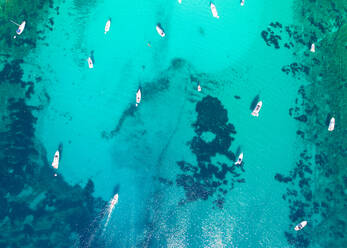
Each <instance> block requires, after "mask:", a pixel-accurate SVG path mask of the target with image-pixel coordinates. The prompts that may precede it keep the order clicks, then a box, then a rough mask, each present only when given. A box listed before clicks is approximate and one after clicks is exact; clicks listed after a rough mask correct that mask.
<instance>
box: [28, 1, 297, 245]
mask: <svg viewBox="0 0 347 248" xmlns="http://www.w3.org/2000/svg"><path fill="white" fill-rule="evenodd" d="M215 4H216V6H217V10H218V12H219V15H220V18H219V19H215V18H213V17H212V14H211V12H210V8H209V1H185V0H182V4H181V5H180V4H178V2H177V1H174V0H172V1H151V2H144V1H123V2H117V3H115V2H114V1H110V0H105V1H100V2H97V1H93V2H92V3H90V4H87V5H82V4H81V3H79V2H78V1H74V2H71V3H70V2H66V3H64V4H61V5H60V15H59V16H57V15H56V14H55V13H54V12H53V13H52V14H51V15H52V16H54V29H53V31H52V32H51V33H49V34H48V35H47V37H46V39H45V40H44V41H42V44H39V45H38V48H37V49H36V50H35V51H33V52H32V53H31V54H30V55H29V56H28V58H26V59H25V60H26V61H30V65H27V66H25V68H24V69H25V73H26V76H27V77H32V76H33V75H35V74H37V75H41V76H42V77H43V81H42V83H41V84H40V85H37V86H36V87H39V88H40V87H42V88H43V89H44V90H43V91H47V93H48V94H49V96H50V102H49V104H48V105H47V106H46V107H45V109H44V110H43V111H41V112H40V116H39V120H38V124H37V136H38V138H39V139H40V140H41V141H42V143H43V145H44V147H45V149H46V150H47V159H48V160H49V161H50V160H51V159H52V157H53V154H54V152H55V150H56V149H57V147H58V145H59V143H63V146H64V149H63V153H62V158H61V162H60V167H59V174H61V175H62V176H63V177H64V178H65V179H66V180H67V181H68V182H70V183H71V184H75V183H79V184H81V185H85V184H86V182H87V180H88V179H89V178H92V179H93V181H94V183H95V195H96V196H101V197H102V198H104V199H105V200H107V201H108V200H109V199H111V198H112V196H113V191H114V187H115V186H116V185H119V192H118V193H119V203H118V205H117V206H116V208H115V210H114V212H113V215H112V219H111V221H110V224H109V225H108V227H107V229H106V230H105V231H104V232H103V233H102V234H100V232H101V230H99V231H100V232H99V231H98V230H96V231H95V232H96V233H97V234H98V235H101V236H102V237H103V238H105V239H106V240H107V242H108V244H109V247H135V246H136V245H137V246H139V247H166V246H167V247H287V246H288V245H287V241H286V239H285V237H284V235H283V231H285V230H287V229H288V228H289V227H291V225H293V223H288V218H287V216H288V207H287V204H286V202H284V201H283V200H282V198H281V195H282V194H283V191H284V187H282V186H283V185H279V183H278V182H276V181H275V180H274V174H275V173H276V172H283V173H285V172H287V171H289V170H290V169H291V168H292V167H293V163H294V161H295V159H296V156H298V155H297V153H296V149H297V147H298V146H299V145H300V144H298V141H297V140H296V134H295V132H296V129H297V128H296V123H295V122H294V120H293V119H291V118H290V116H289V115H288V109H289V108H290V107H291V105H292V104H293V102H294V100H295V97H296V93H297V89H298V86H299V85H300V84H302V82H298V81H297V80H295V79H293V78H291V77H288V76H286V75H285V74H284V73H283V72H281V66H282V65H284V64H289V63H291V62H292V58H291V54H290V53H289V52H287V50H274V49H272V48H270V47H267V46H266V45H265V44H264V42H263V40H262V39H261V36H260V32H261V31H262V30H263V29H265V27H267V25H268V24H269V23H270V22H271V21H273V20H277V21H279V22H281V23H283V24H291V23H292V19H291V4H290V3H289V1H286V3H274V2H273V1H268V0H266V1H263V2H255V1H246V3H245V6H244V7H240V5H239V2H238V1H233V2H232V1H217V0H216V1H215ZM109 17H111V18H112V23H111V29H110V32H109V33H108V34H107V35H105V34H104V33H103V31H104V25H105V23H106V21H107V19H108V18H109ZM158 22H160V23H161V25H162V26H163V28H164V30H165V32H166V34H167V35H166V37H165V38H161V37H160V36H159V35H158V34H157V33H156V30H155V26H156V24H157V23H158ZM148 42H150V44H151V47H149V46H147V43H148ZM92 50H93V51H94V57H95V64H94V65H95V67H94V69H92V70H90V69H89V68H88V64H87V61H86V59H87V58H88V57H89V55H90V53H91V51H92ZM175 58H180V59H182V60H183V61H184V62H183V66H182V67H180V68H178V69H175V68H173V67H172V66H171V61H172V60H173V59H175ZM191 75H195V76H196V77H197V78H198V80H199V82H200V84H201V87H202V91H201V92H200V93H199V92H197V90H196V83H194V82H191V80H190V76H191ZM161 79H169V81H170V83H169V85H167V86H165V87H164V88H163V89H161V86H162V84H163V80H161ZM139 86H141V87H142V89H143V90H142V96H143V99H142V102H141V104H140V106H139V107H138V109H137V110H136V112H135V113H134V115H126V116H125V118H124V121H123V122H122V125H121V126H120V129H119V131H118V132H116V133H114V132H113V133H112V130H114V129H115V128H116V126H117V124H118V123H119V121H120V119H121V118H122V114H123V113H124V111H125V110H126V109H127V108H128V106H129V104H133V105H134V104H135V94H136V91H137V89H138V87H139ZM258 94H259V96H260V99H261V100H262V101H263V108H262V110H261V112H260V117H259V118H254V117H252V116H251V115H250V112H251V110H250V107H249V106H250V104H251V102H252V100H253V98H254V97H255V96H256V95H258ZM207 95H211V96H213V97H217V98H218V99H219V100H220V101H221V104H222V105H223V107H224V108H226V109H227V111H228V118H229V123H232V124H233V125H234V126H235V130H236V134H235V135H234V136H233V137H234V138H235V140H234V141H233V143H232V145H231V147H230V149H231V150H232V151H233V152H234V153H235V152H236V150H237V149H238V147H241V150H242V151H243V153H244V168H245V172H244V173H243V174H242V176H243V178H245V183H240V184H235V187H234V189H233V190H231V191H229V192H228V193H227V194H226V195H225V204H224V207H223V209H219V208H215V207H214V203H213V201H214V200H215V197H212V198H211V199H208V200H207V201H202V200H198V201H194V202H191V203H187V204H185V205H178V203H179V202H180V201H181V199H183V198H184V197H185V193H184V191H183V190H182V187H178V186H177V185H176V183H175V181H176V175H177V174H179V173H181V172H180V169H179V167H178V166H177V162H178V161H181V160H184V161H188V162H191V163H195V162H196V157H195V156H194V154H193V153H192V152H191V150H190V149H189V145H188V144H187V142H189V141H190V140H191V139H192V137H193V136H194V135H195V134H194V130H193V127H192V123H193V122H195V121H196V117H197V114H196V112H195V106H196V103H197V102H198V101H200V100H202V99H203V98H204V97H205V96H207ZM235 95H237V96H240V97H241V99H239V100H238V99H235V98H234V96H235ZM38 97H40V96H36V98H33V100H32V101H33V102H35V101H36V100H35V99H38ZM103 133H104V134H106V135H107V136H109V138H105V137H104V136H103ZM213 161H215V162H217V161H224V162H226V163H229V164H230V163H231V162H230V161H229V160H228V159H226V158H225V156H222V155H221V156H219V155H217V156H216V157H214V158H213ZM229 176H230V175H229ZM154 177H162V178H166V179H168V180H171V181H172V182H174V183H173V186H165V185H163V184H160V183H159V182H158V180H154ZM101 226H102V224H101ZM101 229H102V227H101Z"/></svg>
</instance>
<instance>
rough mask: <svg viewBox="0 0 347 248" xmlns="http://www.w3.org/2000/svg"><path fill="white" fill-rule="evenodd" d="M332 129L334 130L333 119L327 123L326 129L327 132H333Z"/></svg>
mask: <svg viewBox="0 0 347 248" xmlns="http://www.w3.org/2000/svg"><path fill="white" fill-rule="evenodd" d="M334 128H335V118H334V117H332V118H331V119H330V122H329V127H328V131H330V132H331V131H333V130H334Z"/></svg>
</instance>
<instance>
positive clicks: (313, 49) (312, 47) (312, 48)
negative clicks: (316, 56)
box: [310, 43, 316, 53]
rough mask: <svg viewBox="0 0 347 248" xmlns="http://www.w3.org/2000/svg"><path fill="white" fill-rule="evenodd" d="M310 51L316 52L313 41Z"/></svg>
mask: <svg viewBox="0 0 347 248" xmlns="http://www.w3.org/2000/svg"><path fill="white" fill-rule="evenodd" d="M310 51H311V52H312V53H314V52H316V46H315V44H314V43H312V45H311V49H310Z"/></svg>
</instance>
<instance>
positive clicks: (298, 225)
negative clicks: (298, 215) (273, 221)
mask: <svg viewBox="0 0 347 248" xmlns="http://www.w3.org/2000/svg"><path fill="white" fill-rule="evenodd" d="M306 225H307V221H306V220H304V221H302V222H300V223H299V224H297V225H296V226H295V227H294V230H295V231H299V230H301V229H303V228H304V227H305V226H306Z"/></svg>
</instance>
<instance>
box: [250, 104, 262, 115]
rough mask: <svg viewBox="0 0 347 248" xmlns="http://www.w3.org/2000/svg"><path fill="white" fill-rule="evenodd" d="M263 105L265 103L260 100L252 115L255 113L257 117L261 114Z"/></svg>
mask: <svg viewBox="0 0 347 248" xmlns="http://www.w3.org/2000/svg"><path fill="white" fill-rule="evenodd" d="M262 105H263V102H262V101H260V102H258V103H257V106H255V108H254V110H253V112H252V115H253V116H256V117H258V116H259V111H260V109H261V106H262Z"/></svg>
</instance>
